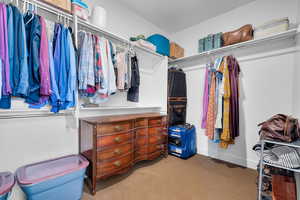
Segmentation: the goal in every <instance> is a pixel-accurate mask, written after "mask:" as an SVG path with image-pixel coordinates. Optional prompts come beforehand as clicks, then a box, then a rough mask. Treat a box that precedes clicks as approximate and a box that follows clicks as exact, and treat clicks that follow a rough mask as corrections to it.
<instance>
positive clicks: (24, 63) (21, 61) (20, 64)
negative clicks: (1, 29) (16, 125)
mask: <svg viewBox="0 0 300 200" xmlns="http://www.w3.org/2000/svg"><path fill="white" fill-rule="evenodd" d="M12 10H13V14H14V33H13V34H14V56H13V58H14V60H15V61H14V65H13V70H14V75H13V82H14V91H13V96H21V97H26V96H27V95H28V90H29V75H28V49H27V43H26V30H25V24H24V20H23V15H22V13H21V12H20V11H19V9H18V8H17V7H15V6H12ZM15 30H16V31H15Z"/></svg>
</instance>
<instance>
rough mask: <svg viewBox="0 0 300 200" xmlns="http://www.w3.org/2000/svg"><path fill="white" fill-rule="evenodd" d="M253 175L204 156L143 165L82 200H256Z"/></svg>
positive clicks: (104, 182)
mask: <svg viewBox="0 0 300 200" xmlns="http://www.w3.org/2000/svg"><path fill="white" fill-rule="evenodd" d="M255 182H256V171H254V170H250V169H245V168H241V167H238V166H234V165H228V164H226V163H222V162H218V161H216V160H212V159H209V158H207V157H203V156H199V155H197V156H194V157H192V158H190V159H188V160H181V159H179V158H176V157H173V156H168V158H162V159H160V160H158V161H152V162H142V163H139V164H137V166H136V167H135V168H134V169H133V170H131V171H130V172H129V173H127V174H124V175H121V176H115V177H112V178H110V179H108V180H105V181H100V182H99V183H98V185H97V191H98V192H97V194H96V195H95V196H91V195H90V194H89V192H88V189H87V188H85V194H84V197H83V200H255V199H256V189H255V188H256V185H255Z"/></svg>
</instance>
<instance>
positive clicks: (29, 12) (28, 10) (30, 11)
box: [25, 2, 35, 25]
mask: <svg viewBox="0 0 300 200" xmlns="http://www.w3.org/2000/svg"><path fill="white" fill-rule="evenodd" d="M27 3H28V4H27V6H28V5H31V6H32V8H30V9H29V8H28V7H27V13H28V14H31V18H30V19H29V20H28V21H27V22H26V23H25V25H27V24H29V23H30V22H31V21H32V20H33V19H34V15H35V14H34V12H33V11H32V10H31V9H34V4H33V3H32V2H27Z"/></svg>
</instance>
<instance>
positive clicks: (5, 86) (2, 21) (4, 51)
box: [0, 3, 12, 109]
mask: <svg viewBox="0 0 300 200" xmlns="http://www.w3.org/2000/svg"><path fill="white" fill-rule="evenodd" d="M8 17H11V14H10V13H9V16H7V8H6V5H5V4H2V3H0V33H1V34H0V59H1V68H2V71H1V73H2V77H1V79H2V84H1V85H2V88H1V93H2V94H1V99H0V108H3V109H9V108H10V107H11V103H10V98H11V97H10V95H11V93H12V90H11V86H10V64H9V50H8V27H10V28H11V27H12V25H11V24H9V25H8V22H10V23H11V20H10V21H7V18H8Z"/></svg>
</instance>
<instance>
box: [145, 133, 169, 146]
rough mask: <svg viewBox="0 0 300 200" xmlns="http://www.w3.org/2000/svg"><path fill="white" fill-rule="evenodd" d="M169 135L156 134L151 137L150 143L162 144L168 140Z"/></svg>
mask: <svg viewBox="0 0 300 200" xmlns="http://www.w3.org/2000/svg"><path fill="white" fill-rule="evenodd" d="M166 140H167V136H166V135H154V136H151V137H149V144H162V143H164V142H166Z"/></svg>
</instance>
